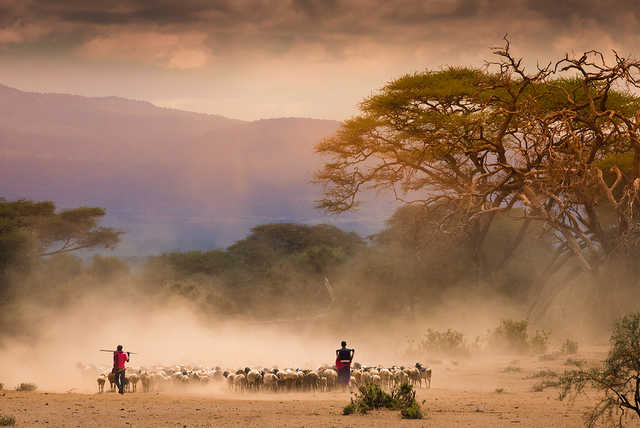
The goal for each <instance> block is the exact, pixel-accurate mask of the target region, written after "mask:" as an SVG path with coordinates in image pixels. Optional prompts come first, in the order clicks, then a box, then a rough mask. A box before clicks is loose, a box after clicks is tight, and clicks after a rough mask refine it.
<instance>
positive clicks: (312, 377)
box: [303, 371, 320, 392]
mask: <svg viewBox="0 0 640 428" xmlns="http://www.w3.org/2000/svg"><path fill="white" fill-rule="evenodd" d="M319 379H320V376H318V373H316V372H314V371H309V372H308V373H305V374H304V378H303V389H304V390H306V391H312V390H313V391H314V392H315V391H317V390H318V381H319Z"/></svg>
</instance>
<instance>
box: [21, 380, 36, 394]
mask: <svg viewBox="0 0 640 428" xmlns="http://www.w3.org/2000/svg"><path fill="white" fill-rule="evenodd" d="M36 389H38V387H37V386H36V384H35V383H24V382H23V383H21V384H20V385H18V386H17V387H16V391H27V392H29V391H35V390H36Z"/></svg>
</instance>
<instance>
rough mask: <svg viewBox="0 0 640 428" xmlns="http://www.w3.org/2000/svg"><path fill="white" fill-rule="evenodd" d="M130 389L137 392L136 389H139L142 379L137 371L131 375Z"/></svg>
mask: <svg viewBox="0 0 640 428" xmlns="http://www.w3.org/2000/svg"><path fill="white" fill-rule="evenodd" d="M128 380H129V385H130V386H129V389H130V390H131V392H136V390H137V389H138V381H139V380H140V378H139V377H138V375H136V374H135V373H134V374H132V375H131V376H129V379H128Z"/></svg>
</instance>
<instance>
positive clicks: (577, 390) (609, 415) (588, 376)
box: [560, 312, 640, 427]
mask: <svg viewBox="0 0 640 428" xmlns="http://www.w3.org/2000/svg"><path fill="white" fill-rule="evenodd" d="M609 342H610V343H611V348H610V349H609V355H608V357H607V359H606V360H605V361H604V362H603V364H602V367H600V368H594V369H590V370H582V369H580V370H572V371H569V372H565V374H564V375H563V376H561V377H560V385H561V387H562V391H561V393H560V399H561V400H562V399H565V398H566V397H569V396H571V397H573V398H575V397H576V396H577V395H578V394H582V393H584V390H585V388H586V387H592V388H595V389H596V390H598V391H600V393H601V394H602V396H601V398H600V401H599V402H598V403H597V404H596V406H595V407H594V409H593V410H592V411H591V412H589V413H588V414H587V420H586V422H587V426H590V427H592V426H595V425H596V424H598V422H605V424H606V423H608V424H609V425H611V426H614V425H620V424H621V423H622V417H624V415H625V414H626V412H625V411H626V410H631V411H633V412H634V413H635V415H636V416H637V417H638V418H640V394H639V393H638V392H637V391H639V390H640V313H638V312H636V313H633V314H629V315H626V316H624V317H623V318H622V319H620V320H618V321H617V322H616V324H615V327H614V329H613V333H612V334H611V338H610V339H609ZM632 414H633V413H632ZM616 416H619V418H616Z"/></svg>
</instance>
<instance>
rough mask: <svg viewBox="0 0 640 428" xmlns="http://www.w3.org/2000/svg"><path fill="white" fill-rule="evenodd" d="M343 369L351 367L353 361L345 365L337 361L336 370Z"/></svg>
mask: <svg viewBox="0 0 640 428" xmlns="http://www.w3.org/2000/svg"><path fill="white" fill-rule="evenodd" d="M343 367H351V361H348V362H345V363H343V362H342V361H340V360H338V359H336V370H340V369H341V368H343Z"/></svg>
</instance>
